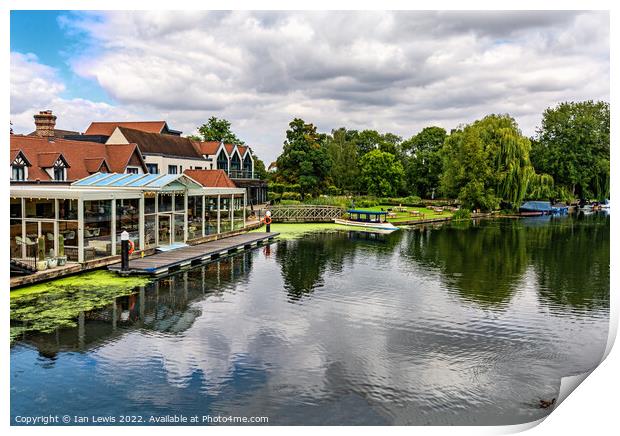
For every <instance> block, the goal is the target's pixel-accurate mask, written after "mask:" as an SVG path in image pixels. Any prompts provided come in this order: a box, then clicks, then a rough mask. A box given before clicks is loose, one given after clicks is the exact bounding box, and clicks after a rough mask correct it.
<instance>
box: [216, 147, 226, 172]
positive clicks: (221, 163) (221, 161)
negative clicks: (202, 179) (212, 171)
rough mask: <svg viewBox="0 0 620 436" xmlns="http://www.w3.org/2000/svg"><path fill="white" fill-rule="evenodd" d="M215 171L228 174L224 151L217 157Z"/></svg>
mask: <svg viewBox="0 0 620 436" xmlns="http://www.w3.org/2000/svg"><path fill="white" fill-rule="evenodd" d="M217 169H218V170H224V171H226V172H227V173H228V157H227V156H226V153H224V150H222V151H220V154H218V155H217Z"/></svg>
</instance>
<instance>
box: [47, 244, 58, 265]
mask: <svg viewBox="0 0 620 436" xmlns="http://www.w3.org/2000/svg"><path fill="white" fill-rule="evenodd" d="M55 254H56V253H54V249H53V248H50V255H49V257H48V258H47V267H48V268H50V269H51V268H56V267H57V266H58V261H57V260H56V256H55Z"/></svg>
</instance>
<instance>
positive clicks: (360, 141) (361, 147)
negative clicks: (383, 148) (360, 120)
mask: <svg viewBox="0 0 620 436" xmlns="http://www.w3.org/2000/svg"><path fill="white" fill-rule="evenodd" d="M381 142H382V138H381V134H380V133H379V132H377V131H376V130H362V131H361V132H359V133H358V134H357V135H356V137H355V143H356V145H357V148H358V155H359V156H360V157H361V156H364V155H365V154H366V153H369V152H371V151H372V150H376V149H377V148H379V145H380V144H381Z"/></svg>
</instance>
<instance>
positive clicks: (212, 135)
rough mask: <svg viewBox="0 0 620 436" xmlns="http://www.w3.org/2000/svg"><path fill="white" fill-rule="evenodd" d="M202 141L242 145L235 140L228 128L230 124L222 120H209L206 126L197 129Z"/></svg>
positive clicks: (213, 118)
mask: <svg viewBox="0 0 620 436" xmlns="http://www.w3.org/2000/svg"><path fill="white" fill-rule="evenodd" d="M198 132H200V134H201V135H202V140H203V141H223V142H225V143H227V144H237V145H243V144H244V142H243V141H242V140H241V139H239V138H237V135H235V134H234V133H233V131H232V130H231V128H230V122H229V121H228V120H225V119H224V118H222V119H219V118H217V117H211V118H209V121H207V123H206V124H203V125H202V126H200V127H198Z"/></svg>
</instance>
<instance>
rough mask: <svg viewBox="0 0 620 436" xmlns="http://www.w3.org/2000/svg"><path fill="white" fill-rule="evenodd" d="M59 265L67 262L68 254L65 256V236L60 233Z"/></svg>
mask: <svg viewBox="0 0 620 436" xmlns="http://www.w3.org/2000/svg"><path fill="white" fill-rule="evenodd" d="M56 260H57V261H58V266H63V265H65V264H66V263H67V256H65V237H64V236H62V235H58V257H57V258H56Z"/></svg>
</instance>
